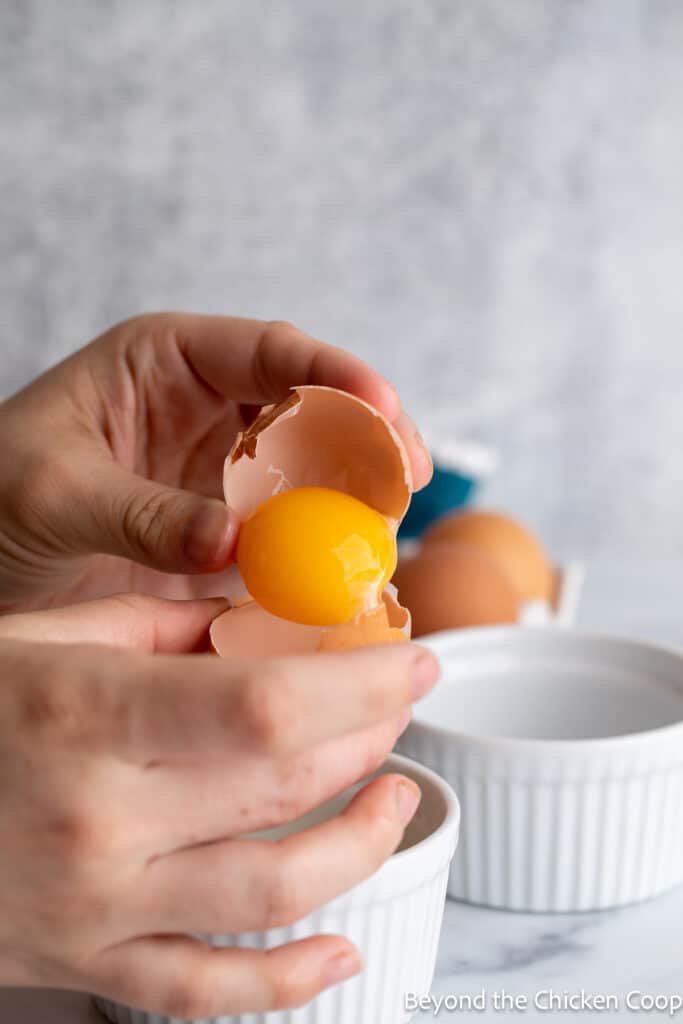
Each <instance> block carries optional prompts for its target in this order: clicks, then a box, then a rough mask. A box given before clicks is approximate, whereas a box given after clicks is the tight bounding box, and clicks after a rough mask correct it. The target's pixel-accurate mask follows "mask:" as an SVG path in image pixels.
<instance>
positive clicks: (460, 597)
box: [393, 542, 519, 637]
mask: <svg viewBox="0 0 683 1024" xmlns="http://www.w3.org/2000/svg"><path fill="white" fill-rule="evenodd" d="M393 582H394V583H395V585H396V587H397V589H398V598H399V601H400V602H401V604H402V605H403V606H404V607H406V608H408V609H409V611H410V613H411V616H412V621H413V636H416V637H418V636H424V635H425V633H433V632H436V631H437V630H441V629H457V628H461V627H467V626H485V625H493V624H495V623H512V622H516V621H517V617H518V612H519V599H518V596H517V592H516V591H515V588H514V587H513V585H512V583H511V582H510V580H509V579H508V577H507V576H506V575H505V573H504V572H503V571H502V570H501V569H500V568H499V566H498V565H497V564H496V563H495V562H494V561H493V560H492V559H490V558H488V557H487V556H486V555H485V554H482V552H481V551H479V550H477V549H476V548H474V547H470V546H468V545H466V544H455V543H449V542H444V543H436V542H434V543H431V544H429V545H425V546H424V547H421V548H420V549H419V550H418V551H417V552H416V553H415V554H414V555H411V556H408V557H404V558H402V559H401V560H400V561H399V564H398V568H397V570H396V574H395V576H394V579H393Z"/></svg>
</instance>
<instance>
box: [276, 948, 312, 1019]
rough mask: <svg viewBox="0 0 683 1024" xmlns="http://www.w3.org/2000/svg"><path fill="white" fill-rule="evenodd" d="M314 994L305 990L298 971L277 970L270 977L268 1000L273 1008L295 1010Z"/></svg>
mask: <svg viewBox="0 0 683 1024" xmlns="http://www.w3.org/2000/svg"><path fill="white" fill-rule="evenodd" d="M267 955H268V954H266V956H267ZM314 994H315V993H314V992H310V991H307V990H305V986H304V984H303V982H302V981H301V979H300V978H299V976H298V972H293V971H291V972H290V971H288V972H285V971H277V972H275V973H273V974H272V975H271V977H270V980H269V993H268V995H269V999H268V1001H269V1003H270V1009H271V1010H293V1009H295V1008H296V1007H297V1006H301V1005H303V1004H304V1003H306V1002H308V1000H309V999H310V998H311V997H312V996H313V995H314Z"/></svg>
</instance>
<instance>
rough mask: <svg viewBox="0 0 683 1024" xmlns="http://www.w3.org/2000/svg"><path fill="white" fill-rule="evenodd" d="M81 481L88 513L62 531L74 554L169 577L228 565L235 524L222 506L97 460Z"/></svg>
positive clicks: (213, 499)
mask: <svg viewBox="0 0 683 1024" xmlns="http://www.w3.org/2000/svg"><path fill="white" fill-rule="evenodd" d="M82 480H83V483H82V485H81V490H82V491H84V492H85V493H84V494H83V496H82V497H83V500H84V501H87V503H88V508H89V514H88V516H87V517H82V518H81V519H78V518H76V517H73V516H72V517H71V522H70V523H68V524H67V525H66V526H65V530H66V532H67V535H68V534H69V533H71V535H72V537H71V539H72V546H73V547H74V548H75V549H76V550H81V551H99V552H102V553H106V554H111V555H118V556H120V557H123V558H129V559H132V560H133V561H134V562H139V563H140V564H142V565H146V566H149V567H151V568H153V569H160V570H162V571H164V572H173V573H204V572H218V571H220V570H222V569H225V568H226V567H227V566H228V565H229V563H230V562H231V561H232V560H233V556H234V550H235V544H236V540H237V530H238V520H237V519H236V517H235V515H234V513H232V512H230V511H229V509H228V508H227V507H226V505H225V504H224V502H222V501H219V500H218V499H216V498H206V497H202V496H201V495H199V494H194V493H193V492H191V491H183V490H178V489H177V488H174V487H165V486H164V485H163V484H158V483H154V482H152V481H151V480H146V479H145V478H144V477H140V476H137V475H136V474H135V473H131V472H129V471H128V470H126V469H124V468H122V467H121V466H117V465H116V463H114V462H110V461H109V460H102V459H99V458H98V459H94V460H92V462H91V463H90V464H89V465H88V466H87V467H86V470H85V471H84V472H83V474H82ZM64 518H65V519H68V517H64Z"/></svg>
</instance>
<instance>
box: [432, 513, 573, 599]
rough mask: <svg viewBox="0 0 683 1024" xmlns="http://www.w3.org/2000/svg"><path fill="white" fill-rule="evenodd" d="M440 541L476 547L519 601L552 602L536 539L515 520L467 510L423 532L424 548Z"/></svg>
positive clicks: (549, 574) (548, 569)
mask: <svg viewBox="0 0 683 1024" xmlns="http://www.w3.org/2000/svg"><path fill="white" fill-rule="evenodd" d="M443 541H450V542H455V543H458V544H468V545H471V546H473V547H476V548H477V549H478V550H480V551H481V552H482V553H483V554H485V555H487V556H488V557H489V558H490V559H491V560H492V561H494V562H495V563H496V564H497V565H498V567H499V568H500V569H501V570H502V571H503V572H504V573H505V574H506V575H507V577H508V579H509V580H510V582H511V583H512V585H513V586H514V588H515V590H516V591H517V594H518V596H519V599H520V600H521V601H535V600H536V601H537V600H541V601H547V602H549V603H552V600H553V594H554V573H553V569H552V566H551V564H550V560H549V559H548V556H547V555H546V553H545V550H544V548H543V545H542V544H541V542H540V541H539V539H538V538H537V537H536V536H535V535H534V534H533V533H532V532H531V530H529V529H527V527H526V526H523V525H522V524H521V523H519V522H518V521H517V520H516V519H512V518H511V517H510V516H508V515H503V513H501V512H489V511H485V510H482V509H467V510H466V511H464V512H455V513H452V514H450V515H447V516H444V517H443V518H442V519H439V520H437V522H436V523H434V525H433V526H432V527H431V528H430V529H429V530H428V531H427V532H426V534H425V536H424V538H423V542H424V544H425V546H428V545H431V544H435V543H442V542H443Z"/></svg>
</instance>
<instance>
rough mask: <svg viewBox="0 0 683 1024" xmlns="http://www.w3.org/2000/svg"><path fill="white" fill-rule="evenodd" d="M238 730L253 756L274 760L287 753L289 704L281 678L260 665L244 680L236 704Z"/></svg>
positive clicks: (273, 670)
mask: <svg viewBox="0 0 683 1024" xmlns="http://www.w3.org/2000/svg"><path fill="white" fill-rule="evenodd" d="M240 705H241V706H240V717H241V724H242V728H243V729H244V731H245V734H246V736H247V737H248V741H249V745H250V747H251V748H252V749H253V750H254V751H255V752H257V753H261V754H268V755H271V756H277V755H279V754H283V753H286V752H287V750H288V749H289V743H288V734H287V722H288V715H289V710H290V709H289V701H288V699H287V693H286V684H285V681H284V679H283V677H282V674H281V672H280V671H279V670H277V669H276V668H275V667H274V666H272V665H266V663H264V664H263V665H261V666H260V667H259V669H258V676H255V675H250V676H249V677H247V679H246V680H245V683H244V686H243V690H242V696H241V701H240Z"/></svg>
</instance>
